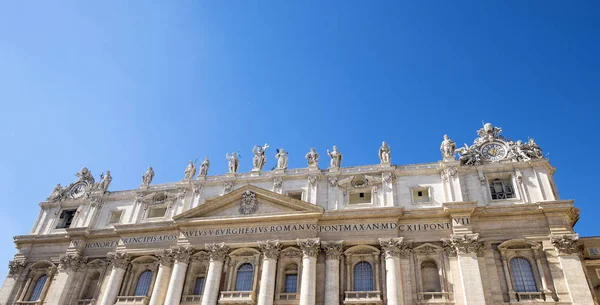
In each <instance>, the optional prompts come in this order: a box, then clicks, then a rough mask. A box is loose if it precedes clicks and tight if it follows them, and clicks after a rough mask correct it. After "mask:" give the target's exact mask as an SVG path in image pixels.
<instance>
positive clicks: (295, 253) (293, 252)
mask: <svg viewBox="0 0 600 305" xmlns="http://www.w3.org/2000/svg"><path fill="white" fill-rule="evenodd" d="M281 256H285V257H291V258H296V257H302V251H300V250H296V249H289V250H287V249H286V250H284V251H281Z"/></svg>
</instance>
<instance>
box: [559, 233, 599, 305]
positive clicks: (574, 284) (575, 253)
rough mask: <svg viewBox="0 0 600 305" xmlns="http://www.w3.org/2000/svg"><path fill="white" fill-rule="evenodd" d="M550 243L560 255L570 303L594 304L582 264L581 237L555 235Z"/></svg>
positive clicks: (577, 304)
mask: <svg viewBox="0 0 600 305" xmlns="http://www.w3.org/2000/svg"><path fill="white" fill-rule="evenodd" d="M550 241H551V243H552V244H553V245H554V247H555V248H556V252H557V253H558V260H559V262H560V268H561V270H562V272H563V275H564V281H565V283H566V286H567V288H568V290H569V297H570V300H569V301H570V302H572V303H573V305H584V304H594V299H593V297H592V294H591V291H590V289H589V286H588V283H587V281H586V280H585V279H586V277H585V271H584V270H583V265H582V263H581V257H580V255H581V251H580V250H581V249H580V247H581V246H580V245H579V236H578V235H577V234H575V233H573V234H563V235H554V236H551V237H550ZM561 301H565V300H561Z"/></svg>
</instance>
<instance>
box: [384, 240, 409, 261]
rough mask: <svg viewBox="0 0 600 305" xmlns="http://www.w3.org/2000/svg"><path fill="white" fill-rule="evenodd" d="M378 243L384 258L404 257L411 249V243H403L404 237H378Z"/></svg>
mask: <svg viewBox="0 0 600 305" xmlns="http://www.w3.org/2000/svg"><path fill="white" fill-rule="evenodd" d="M379 245H380V246H381V249H383V253H384V255H385V258H389V257H401V256H402V257H406V256H407V255H408V254H409V253H410V251H411V249H412V244H411V243H405V242H404V237H393V238H380V239H379Z"/></svg>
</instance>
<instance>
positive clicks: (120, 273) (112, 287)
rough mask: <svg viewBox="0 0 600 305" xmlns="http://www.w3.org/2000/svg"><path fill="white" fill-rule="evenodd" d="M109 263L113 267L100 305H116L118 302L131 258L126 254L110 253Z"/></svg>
mask: <svg viewBox="0 0 600 305" xmlns="http://www.w3.org/2000/svg"><path fill="white" fill-rule="evenodd" d="M107 258H108V261H109V262H110V264H111V265H112V266H113V267H112V271H111V272H110V277H109V278H108V283H107V284H106V289H105V292H104V294H103V295H102V298H101V299H100V302H99V303H98V305H114V304H115V302H116V301H117V295H118V294H119V289H120V288H121V283H122V282H123V277H124V276H125V270H126V269H127V265H129V261H130V260H131V256H130V255H129V254H127V253H125V252H116V253H109V254H108V255H107Z"/></svg>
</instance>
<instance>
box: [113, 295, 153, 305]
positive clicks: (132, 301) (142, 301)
mask: <svg viewBox="0 0 600 305" xmlns="http://www.w3.org/2000/svg"><path fill="white" fill-rule="evenodd" d="M148 301H149V298H148V297H146V296H144V297H142V296H120V297H117V302H116V303H115V305H148Z"/></svg>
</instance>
